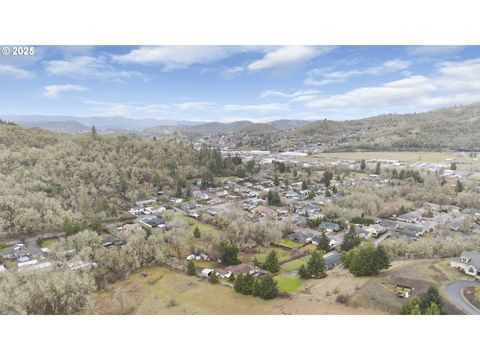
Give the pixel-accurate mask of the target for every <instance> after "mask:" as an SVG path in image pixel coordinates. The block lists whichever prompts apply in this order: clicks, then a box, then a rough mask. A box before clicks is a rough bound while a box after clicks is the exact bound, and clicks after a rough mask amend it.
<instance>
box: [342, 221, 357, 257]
mask: <svg viewBox="0 0 480 360" xmlns="http://www.w3.org/2000/svg"><path fill="white" fill-rule="evenodd" d="M361 242H362V240H361V239H360V237H359V236H357V234H355V229H354V228H353V226H350V229H349V230H348V232H347V233H346V234H345V236H344V237H343V242H342V245H341V247H340V249H341V250H342V251H349V250H351V249H353V248H354V247H356V246H358V245H360V243H361Z"/></svg>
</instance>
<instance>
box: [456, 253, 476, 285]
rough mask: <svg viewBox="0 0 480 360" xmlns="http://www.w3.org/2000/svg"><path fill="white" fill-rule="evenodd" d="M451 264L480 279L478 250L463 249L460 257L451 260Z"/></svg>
mask: <svg viewBox="0 0 480 360" xmlns="http://www.w3.org/2000/svg"><path fill="white" fill-rule="evenodd" d="M450 266H451V267H454V268H457V269H459V270H462V271H463V272H465V274H467V275H471V276H474V277H475V278H477V279H480V253H479V252H477V251H462V254H461V255H460V257H458V258H452V259H451V260H450Z"/></svg>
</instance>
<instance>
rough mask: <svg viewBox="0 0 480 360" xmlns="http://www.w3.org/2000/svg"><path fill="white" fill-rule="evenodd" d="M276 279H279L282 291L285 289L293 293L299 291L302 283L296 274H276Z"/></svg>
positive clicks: (279, 286)
mask: <svg viewBox="0 0 480 360" xmlns="http://www.w3.org/2000/svg"><path fill="white" fill-rule="evenodd" d="M274 279H275V280H276V281H277V283H278V288H279V290H280V291H285V292H288V293H291V294H292V293H295V292H297V291H298V289H299V288H300V285H302V280H300V279H299V278H298V277H296V276H291V275H278V276H275V277H274Z"/></svg>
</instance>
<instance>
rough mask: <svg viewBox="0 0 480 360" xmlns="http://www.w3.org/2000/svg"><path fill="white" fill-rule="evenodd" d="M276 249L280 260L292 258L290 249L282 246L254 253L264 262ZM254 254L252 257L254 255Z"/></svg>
mask: <svg viewBox="0 0 480 360" xmlns="http://www.w3.org/2000/svg"><path fill="white" fill-rule="evenodd" d="M272 250H274V251H275V252H276V253H277V257H278V261H279V262H282V261H286V260H288V259H289V258H290V251H289V250H286V249H281V248H264V249H262V251H261V252H259V253H257V254H254V256H256V257H257V259H258V261H260V262H263V261H265V260H266V259H267V256H268V254H270V253H271V252H272ZM254 256H252V259H253V257H254Z"/></svg>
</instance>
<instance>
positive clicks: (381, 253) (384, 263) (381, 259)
mask: <svg viewBox="0 0 480 360" xmlns="http://www.w3.org/2000/svg"><path fill="white" fill-rule="evenodd" d="M375 261H376V263H377V269H379V270H383V269H388V268H389V267H390V259H389V258H388V254H387V251H386V250H385V248H384V247H383V245H378V246H377V248H376V253H375Z"/></svg>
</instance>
